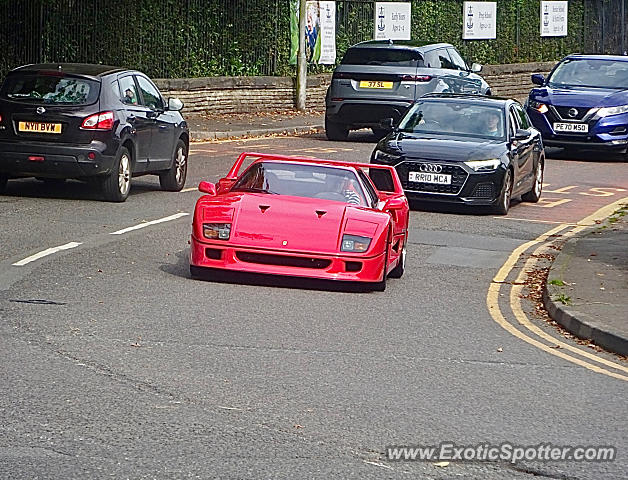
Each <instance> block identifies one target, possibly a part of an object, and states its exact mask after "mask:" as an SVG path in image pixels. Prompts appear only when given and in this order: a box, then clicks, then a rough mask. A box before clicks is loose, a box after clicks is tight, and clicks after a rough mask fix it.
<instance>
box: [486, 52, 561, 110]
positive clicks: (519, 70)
mask: <svg viewBox="0 0 628 480" xmlns="http://www.w3.org/2000/svg"><path fill="white" fill-rule="evenodd" d="M555 64H556V62H544V63H512V64H509V65H486V66H485V67H484V69H483V70H482V72H481V73H480V75H482V76H483V77H484V80H486V82H487V83H488V84H489V85H490V86H491V91H492V93H493V95H495V96H498V97H508V98H515V99H517V100H519V101H520V102H522V103H523V102H524V101H525V99H526V98H527V97H528V93H530V90H531V89H532V87H533V86H534V85H533V84H532V81H531V80H530V76H531V75H532V74H533V73H542V74H543V75H547V74H548V73H549V71H550V70H551V69H552V67H553V66H554V65H555Z"/></svg>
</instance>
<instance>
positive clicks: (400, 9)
mask: <svg viewBox="0 0 628 480" xmlns="http://www.w3.org/2000/svg"><path fill="white" fill-rule="evenodd" d="M411 6H412V4H411V3H410V2H375V36H374V37H373V38H375V40H410V20H411V14H412V10H411Z"/></svg>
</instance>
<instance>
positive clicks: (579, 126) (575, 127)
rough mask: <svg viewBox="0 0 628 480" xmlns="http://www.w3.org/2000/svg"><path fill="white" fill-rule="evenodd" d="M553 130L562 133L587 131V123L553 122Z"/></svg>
mask: <svg viewBox="0 0 628 480" xmlns="http://www.w3.org/2000/svg"><path fill="white" fill-rule="evenodd" d="M554 131H555V132H562V133H588V132H589V125H587V124H586V123H555V124H554Z"/></svg>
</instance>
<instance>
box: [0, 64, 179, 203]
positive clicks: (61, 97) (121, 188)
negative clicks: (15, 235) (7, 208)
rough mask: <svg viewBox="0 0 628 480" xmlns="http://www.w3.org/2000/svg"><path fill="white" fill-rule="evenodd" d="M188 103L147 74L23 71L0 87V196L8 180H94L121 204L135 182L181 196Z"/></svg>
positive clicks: (42, 67)
mask: <svg viewBox="0 0 628 480" xmlns="http://www.w3.org/2000/svg"><path fill="white" fill-rule="evenodd" d="M182 108H183V103H182V102H181V101H180V100H178V99H176V98H170V99H168V100H167V101H166V100H165V99H164V98H163V96H162V95H161V93H160V92H159V89H158V88H157V87H156V86H155V84H154V83H153V82H152V81H151V80H150V79H149V78H148V77H147V76H146V75H144V74H143V73H141V72H138V71H135V70H125V69H122V68H118V67H110V66H105V65H90V64H64V63H62V64H37V65H26V66H23V67H19V68H16V69H14V70H12V71H11V72H9V74H8V75H7V77H6V79H5V81H4V83H3V85H2V87H1V88H0V192H2V191H3V190H4V189H5V188H6V185H7V180H8V179H10V178H20V177H36V178H38V179H40V180H42V181H44V182H51V183H52V182H55V183H60V182H62V181H64V180H65V179H68V178H76V179H81V180H90V181H92V183H93V184H94V185H96V186H97V187H99V188H100V190H101V191H102V194H103V197H104V198H105V199H106V200H108V201H113V202H123V201H124V200H126V198H127V196H128V195H129V190H130V188H131V178H132V177H134V176H139V175H145V174H155V175H159V182H160V184H161V187H162V188H163V189H164V190H168V191H180V190H181V189H182V188H183V185H184V184H185V178H186V174H187V156H188V155H187V153H188V147H189V139H190V136H189V131H188V126H187V123H186V122H185V120H184V119H183V117H182V116H181V113H180V110H181V109H182Z"/></svg>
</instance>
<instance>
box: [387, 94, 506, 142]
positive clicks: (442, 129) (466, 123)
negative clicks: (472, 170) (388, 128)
mask: <svg viewBox="0 0 628 480" xmlns="http://www.w3.org/2000/svg"><path fill="white" fill-rule="evenodd" d="M399 130H400V131H402V132H407V133H420V134H434V135H447V136H451V135H452V134H454V135H460V136H463V137H483V138H490V139H495V140H496V139H499V140H503V139H504V137H505V133H504V132H505V122H504V111H503V110H502V109H500V108H498V107H492V106H486V105H478V104H476V103H472V102H469V103H465V102H464V101H462V100H459V99H457V100H456V101H422V102H419V103H417V104H415V105H414V106H413V107H412V108H411V109H410V110H409V111H408V113H407V114H406V116H405V117H404V118H403V119H402V120H401V123H400V124H399Z"/></svg>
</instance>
